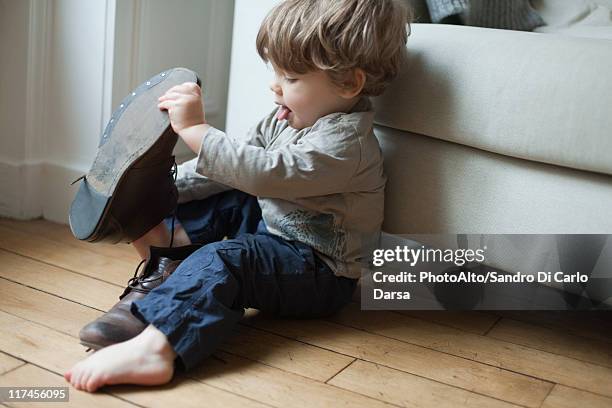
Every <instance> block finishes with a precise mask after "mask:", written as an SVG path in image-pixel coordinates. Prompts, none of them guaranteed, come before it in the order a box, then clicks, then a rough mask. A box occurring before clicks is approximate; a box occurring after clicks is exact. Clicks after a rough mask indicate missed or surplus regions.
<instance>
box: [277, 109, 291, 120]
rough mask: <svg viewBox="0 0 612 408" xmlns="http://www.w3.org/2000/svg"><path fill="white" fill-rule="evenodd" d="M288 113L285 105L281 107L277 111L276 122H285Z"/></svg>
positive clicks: (289, 110)
mask: <svg viewBox="0 0 612 408" xmlns="http://www.w3.org/2000/svg"><path fill="white" fill-rule="evenodd" d="M290 113H291V109H289V108H288V107H286V106H285V105H281V106H280V108H279V109H278V112H277V113H276V118H277V119H278V120H285V119H287V118H288V117H289V114H290Z"/></svg>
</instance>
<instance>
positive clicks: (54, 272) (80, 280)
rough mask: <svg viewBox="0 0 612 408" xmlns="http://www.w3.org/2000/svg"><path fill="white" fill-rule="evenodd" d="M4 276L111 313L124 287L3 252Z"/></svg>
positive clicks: (0, 260) (0, 273)
mask: <svg viewBox="0 0 612 408" xmlns="http://www.w3.org/2000/svg"><path fill="white" fill-rule="evenodd" d="M0 264H1V265H2V268H1V269H0V277H1V278H5V279H8V280H10V281H13V282H17V283H20V284H22V285H26V286H30V287H33V288H36V289H40V290H42V291H44V292H47V293H53V294H55V295H57V296H60V297H63V298H66V299H70V300H72V301H75V302H78V303H81V304H84V305H88V306H91V307H94V308H96V309H99V310H108V309H110V308H111V307H112V305H114V304H115V303H116V302H117V300H118V298H119V295H120V294H121V293H122V292H123V288H122V287H120V286H117V285H112V284H110V283H107V282H103V281H99V280H96V279H92V278H90V277H88V276H83V275H80V274H78V273H74V272H70V271H67V270H65V269H62V268H58V267H55V266H51V265H47V264H45V263H42V262H37V261H34V260H32V259H29V258H24V257H22V256H19V255H15V254H13V253H10V252H6V251H4V250H0Z"/></svg>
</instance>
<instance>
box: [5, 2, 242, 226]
mask: <svg viewBox="0 0 612 408" xmlns="http://www.w3.org/2000/svg"><path fill="white" fill-rule="evenodd" d="M232 16H233V1H229V0H176V1H172V2H166V1H163V0H87V1H83V0H19V1H17V0H0V30H1V31H0V33H1V34H2V36H1V38H0V55H2V58H1V59H0V61H1V64H2V65H1V71H0V72H1V73H2V75H1V77H0V120H1V122H0V215H1V216H9V217H14V218H34V217H38V216H43V217H44V218H47V219H51V220H54V221H59V222H67V214H68V208H69V205H70V202H71V201H72V198H73V195H74V193H75V189H76V185H75V187H70V186H69V183H70V182H71V181H72V180H74V179H75V178H77V177H79V176H80V175H82V174H85V173H86V172H87V171H88V169H89V166H90V164H91V162H92V160H93V158H94V157H95V154H96V148H97V144H98V140H99V135H100V132H101V130H102V129H103V128H104V126H105V124H106V121H107V120H108V118H109V117H110V114H111V113H112V110H113V108H114V106H116V105H117V102H118V101H120V100H121V99H123V97H124V96H125V95H126V94H127V93H128V92H129V91H130V90H131V89H132V88H134V87H135V86H136V85H138V84H139V83H141V82H143V81H144V80H146V79H147V78H149V77H150V76H152V75H154V74H156V73H157V72H160V71H162V70H165V69H167V68H169V67H172V66H185V67H188V68H191V69H193V70H195V71H196V72H198V73H199V74H200V76H201V78H202V80H203V85H204V89H205V96H206V103H207V119H208V120H209V121H210V122H211V123H212V124H213V125H215V126H217V127H219V128H224V124H225V106H226V100H227V81H228V75H229V69H228V67H229V56H230V49H229V48H230V43H231V21H232ZM187 152H188V150H187V149H186V147H185V146H179V147H178V148H177V156H179V157H180V156H187V154H188V153H187Z"/></svg>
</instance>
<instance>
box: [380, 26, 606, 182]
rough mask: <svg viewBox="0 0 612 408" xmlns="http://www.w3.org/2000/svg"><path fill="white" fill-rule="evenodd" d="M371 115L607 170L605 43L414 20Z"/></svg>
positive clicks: (512, 152) (476, 143) (509, 151)
mask: <svg viewBox="0 0 612 408" xmlns="http://www.w3.org/2000/svg"><path fill="white" fill-rule="evenodd" d="M374 104H375V108H376V111H377V115H376V119H375V121H376V123H377V124H380V125H384V126H388V127H391V128H394V129H399V130H405V131H410V132H414V133H418V134H422V135H427V136H430V137H434V138H437V139H442V140H447V141H451V142H455V143H459V144H464V145H468V146H472V147H476V148H479V149H483V150H487V151H490V152H495V153H500V154H504V155H509V156H514V157H518V158H523V159H528V160H533V161H539V162H543V163H551V164H556V165H560V166H565V167H570V168H575V169H582V170H588V171H594V172H600V173H605V174H612V159H611V156H612V137H611V129H612V41H608V40H598V39H584V38H574V37H566V36H560V35H552V34H539V33H526V32H518V31H507V30H495V29H486V28H476V27H465V26H451V25H434V24H413V25H412V35H411V37H410V38H409V40H408V58H407V61H406V65H405V67H404V69H403V70H402V72H401V73H400V75H399V76H398V78H397V79H396V80H395V81H394V82H393V83H392V84H391V85H390V87H389V89H388V90H387V92H385V94H384V95H382V96H381V97H379V98H376V99H375V100H374Z"/></svg>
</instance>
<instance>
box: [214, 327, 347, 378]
mask: <svg viewBox="0 0 612 408" xmlns="http://www.w3.org/2000/svg"><path fill="white" fill-rule="evenodd" d="M221 349H222V350H226V351H228V352H231V353H233V354H237V355H240V356H247V357H248V358H250V359H252V360H256V361H260V362H263V363H265V364H267V365H270V366H272V367H277V368H280V369H282V370H285V371H288V372H291V373H295V374H299V375H302V376H304V377H308V378H312V379H314V380H319V381H322V382H325V381H327V380H328V379H329V378H331V377H333V376H334V375H335V374H337V373H338V372H339V371H341V370H342V369H343V368H344V367H346V366H347V365H349V364H350V363H351V362H352V361H353V360H354V358H352V357H347V356H344V355H342V354H338V353H334V352H331V351H328V350H324V349H321V348H318V347H313V346H311V345H309V344H305V343H301V342H299V341H295V340H289V339H287V338H285V337H281V336H277V335H273V334H270V333H266V332H263V331H261V330H255V329H252V328H249V327H246V326H242V325H240V326H239V327H238V328H237V332H236V335H235V336H232V337H230V338H229V339H228V340H227V341H226V342H224V343H223V345H222V346H221Z"/></svg>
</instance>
